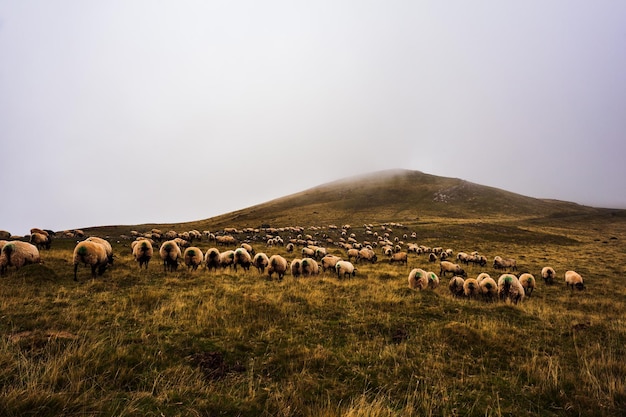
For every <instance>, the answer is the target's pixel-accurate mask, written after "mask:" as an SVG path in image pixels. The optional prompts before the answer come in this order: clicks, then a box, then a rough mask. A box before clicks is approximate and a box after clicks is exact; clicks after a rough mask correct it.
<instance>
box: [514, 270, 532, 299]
mask: <svg viewBox="0 0 626 417" xmlns="http://www.w3.org/2000/svg"><path fill="white" fill-rule="evenodd" d="M518 279H519V282H520V284H522V287H524V294H526V296H527V297H530V295H531V294H532V293H533V290H534V289H535V277H534V276H533V275H532V274H529V273H524V274H522V275H520V276H519V278H518Z"/></svg>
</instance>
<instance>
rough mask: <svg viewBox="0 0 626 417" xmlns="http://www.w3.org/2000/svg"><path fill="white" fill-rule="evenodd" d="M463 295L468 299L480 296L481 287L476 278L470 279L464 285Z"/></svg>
mask: <svg viewBox="0 0 626 417" xmlns="http://www.w3.org/2000/svg"><path fill="white" fill-rule="evenodd" d="M463 294H464V295H465V296H466V297H467V298H478V296H479V295H480V285H479V284H478V281H477V280H476V278H468V279H466V280H465V282H464V283H463Z"/></svg>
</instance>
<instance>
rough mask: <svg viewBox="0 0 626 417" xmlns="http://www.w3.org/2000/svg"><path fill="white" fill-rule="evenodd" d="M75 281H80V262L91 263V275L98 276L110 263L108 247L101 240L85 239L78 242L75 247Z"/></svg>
mask: <svg viewBox="0 0 626 417" xmlns="http://www.w3.org/2000/svg"><path fill="white" fill-rule="evenodd" d="M73 262H74V281H78V264H81V263H82V264H84V265H89V266H90V267H91V276H92V277H93V278H95V277H96V271H97V273H98V275H102V274H103V273H104V271H105V270H106V267H107V265H108V264H109V256H108V255H107V250H106V247H105V246H104V245H103V244H102V243H99V242H95V241H93V240H84V241H82V242H78V244H77V245H76V247H75V248H74V254H73Z"/></svg>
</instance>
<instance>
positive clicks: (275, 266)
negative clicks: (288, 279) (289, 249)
mask: <svg viewBox="0 0 626 417" xmlns="http://www.w3.org/2000/svg"><path fill="white" fill-rule="evenodd" d="M274 272H276V273H277V274H278V279H282V278H283V276H284V275H285V272H287V260H286V259H285V258H283V257H282V256H280V255H272V256H270V258H269V266H268V268H267V273H268V275H269V276H270V278H271V276H272V274H273V273H274Z"/></svg>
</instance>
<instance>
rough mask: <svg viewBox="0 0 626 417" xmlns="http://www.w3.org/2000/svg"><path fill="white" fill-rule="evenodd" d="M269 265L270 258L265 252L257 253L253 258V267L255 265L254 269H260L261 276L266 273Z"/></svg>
mask: <svg viewBox="0 0 626 417" xmlns="http://www.w3.org/2000/svg"><path fill="white" fill-rule="evenodd" d="M269 264H270V258H268V256H267V255H266V254H264V253H263V252H259V253H257V254H256V255H254V258H252V265H254V267H255V268H256V269H258V270H259V273H261V274H262V273H264V272H265V268H267V267H268V266H269Z"/></svg>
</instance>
